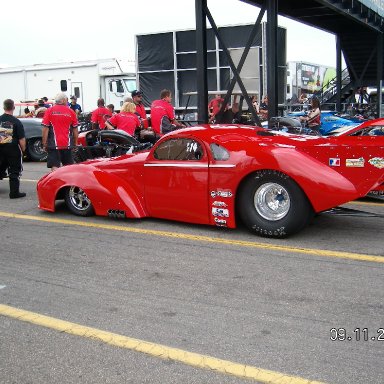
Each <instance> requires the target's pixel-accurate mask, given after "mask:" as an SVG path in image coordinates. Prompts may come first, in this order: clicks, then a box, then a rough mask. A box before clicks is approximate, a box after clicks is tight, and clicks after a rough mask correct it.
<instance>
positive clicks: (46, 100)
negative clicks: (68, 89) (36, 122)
mask: <svg viewBox="0 0 384 384" xmlns="http://www.w3.org/2000/svg"><path fill="white" fill-rule="evenodd" d="M42 99H43V101H44V107H45V108H51V107H52V104H49V103H48V97H47V96H44V97H42Z"/></svg>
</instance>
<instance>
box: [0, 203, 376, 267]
mask: <svg viewBox="0 0 384 384" xmlns="http://www.w3.org/2000/svg"><path fill="white" fill-rule="evenodd" d="M0 217H9V218H13V219H22V220H35V221H42V222H46V223H56V224H65V225H78V226H81V227H88V228H99V229H108V230H112V231H122V232H131V233H139V234H145V235H155V236H163V237H172V238H178V239H185V240H192V241H202V242H210V243H216V244H227V245H235V246H240V247H250V248H261V249H268V250H272V251H282V252H291V253H301V254H307V255H315V256H323V257H335V258H340V259H350V260H357V261H370V262H375V263H384V255H379V256H375V255H366V254H360V253H351V252H342V251H332V250H325V249H312V248H297V247H289V246H284V245H276V244H267V243H258V242H253V241H243V240H231V239H222V238H217V237H208V236H198V235H189V234H186V233H177V232H166V231H156V230H152V229H142V228H133V227H125V226H119V225H111V224H98V223H93V222H89V221H87V222H83V221H77V220H67V219H57V218H54V217H43V216H31V215H20V214H16V213H9V212H1V211H0Z"/></svg>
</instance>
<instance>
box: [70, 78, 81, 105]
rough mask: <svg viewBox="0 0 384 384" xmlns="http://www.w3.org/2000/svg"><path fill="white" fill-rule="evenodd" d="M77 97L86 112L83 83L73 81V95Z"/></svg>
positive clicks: (78, 102)
mask: <svg viewBox="0 0 384 384" xmlns="http://www.w3.org/2000/svg"><path fill="white" fill-rule="evenodd" d="M73 95H74V96H76V97H77V104H80V106H81V110H82V111H83V112H84V107H83V83H81V82H78V83H72V84H71V96H73Z"/></svg>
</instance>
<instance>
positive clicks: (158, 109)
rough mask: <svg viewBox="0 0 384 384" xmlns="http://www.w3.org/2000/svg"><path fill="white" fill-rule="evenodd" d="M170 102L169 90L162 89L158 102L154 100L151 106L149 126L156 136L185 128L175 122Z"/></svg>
mask: <svg viewBox="0 0 384 384" xmlns="http://www.w3.org/2000/svg"><path fill="white" fill-rule="evenodd" d="M171 101H172V92H171V91H170V90H169V89H163V90H162V91H161V92H160V100H154V101H153V103H152V105H151V124H152V129H153V130H154V131H155V133H156V134H157V135H164V134H166V133H168V132H171V131H174V130H176V129H179V128H183V127H185V125H184V124H181V123H179V122H178V121H177V120H176V118H175V109H174V108H173V106H172V104H171Z"/></svg>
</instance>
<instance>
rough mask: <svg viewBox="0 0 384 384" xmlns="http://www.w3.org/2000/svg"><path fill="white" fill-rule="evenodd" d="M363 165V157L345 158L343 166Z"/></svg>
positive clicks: (356, 166) (360, 166) (358, 166)
mask: <svg viewBox="0 0 384 384" xmlns="http://www.w3.org/2000/svg"><path fill="white" fill-rule="evenodd" d="M364 165H365V160H364V158H363V157H360V158H358V159H346V160H345V166H346V167H355V168H363V167H364Z"/></svg>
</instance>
